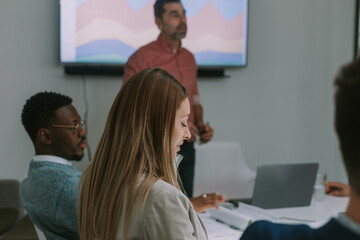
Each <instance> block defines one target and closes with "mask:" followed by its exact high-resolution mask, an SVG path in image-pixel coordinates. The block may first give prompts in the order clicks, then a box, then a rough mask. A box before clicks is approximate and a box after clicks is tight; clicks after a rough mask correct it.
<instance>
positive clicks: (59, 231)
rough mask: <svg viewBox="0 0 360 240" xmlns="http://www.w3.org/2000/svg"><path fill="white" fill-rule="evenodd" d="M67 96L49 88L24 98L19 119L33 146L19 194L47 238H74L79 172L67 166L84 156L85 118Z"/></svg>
mask: <svg viewBox="0 0 360 240" xmlns="http://www.w3.org/2000/svg"><path fill="white" fill-rule="evenodd" d="M71 103H72V99H71V98H69V97H67V96H64V95H61V94H59V93H54V92H40V93H37V94H35V95H34V96H32V97H31V98H29V99H28V100H27V101H26V103H25V105H24V108H23V111H22V115H21V121H22V124H23V125H24V128H25V130H26V131H27V133H28V134H29V136H30V138H31V141H32V142H33V144H34V148H35V156H33V158H32V160H31V162H30V167H29V171H28V176H27V178H26V179H25V180H23V181H22V182H21V185H20V197H21V201H22V203H23V205H24V207H25V209H26V211H27V212H28V214H29V216H30V218H31V220H32V221H33V222H34V224H35V225H36V226H37V227H38V228H39V229H40V230H41V231H42V232H43V233H44V235H45V236H46V238H47V239H55V240H57V239H59V240H60V239H78V238H79V234H78V226H77V211H76V198H77V186H78V183H79V180H80V176H81V172H79V171H78V170H77V169H76V168H75V167H73V166H72V165H71V161H80V160H81V159H82V157H83V156H84V148H85V147H86V137H85V129H84V128H83V126H84V120H81V119H80V116H79V114H78V112H77V110H76V109H75V107H74V106H73V105H72V104H71Z"/></svg>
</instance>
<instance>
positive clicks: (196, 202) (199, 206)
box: [190, 193, 225, 213]
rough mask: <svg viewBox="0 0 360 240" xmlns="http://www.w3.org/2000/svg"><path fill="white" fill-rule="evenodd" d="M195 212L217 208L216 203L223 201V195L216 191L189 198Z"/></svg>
mask: <svg viewBox="0 0 360 240" xmlns="http://www.w3.org/2000/svg"><path fill="white" fill-rule="evenodd" d="M190 202H191V203H192V205H193V207H194V209H195V211H196V212H198V213H200V212H204V211H206V210H207V209H209V208H216V209H218V210H219V206H218V205H217V204H221V203H224V202H225V196H224V195H221V194H218V193H206V194H203V195H201V196H198V197H193V198H190Z"/></svg>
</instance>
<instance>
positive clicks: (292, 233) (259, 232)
mask: <svg viewBox="0 0 360 240" xmlns="http://www.w3.org/2000/svg"><path fill="white" fill-rule="evenodd" d="M258 239H259V240H261V239H266V240H288V239H291V240H312V239H316V238H315V236H314V231H313V229H311V228H310V227H309V226H307V225H303V224H299V225H295V224H293V225H290V224H278V223H271V222H268V221H257V222H254V223H253V224H251V225H250V226H248V227H247V228H246V230H245V232H244V233H243V235H242V236H241V238H240V240H258Z"/></svg>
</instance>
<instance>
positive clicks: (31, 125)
mask: <svg viewBox="0 0 360 240" xmlns="http://www.w3.org/2000/svg"><path fill="white" fill-rule="evenodd" d="M71 103H72V99H71V98H70V97H68V96H65V95H62V94H60V93H55V92H46V91H45V92H39V93H37V94H35V95H33V96H32V97H30V98H29V99H28V100H26V103H25V105H24V108H23V110H22V113H21V122H22V124H23V126H24V128H25V130H26V132H27V133H28V134H29V136H30V138H31V140H32V141H33V143H35V141H36V135H37V131H38V130H39V129H40V128H42V127H46V126H47V125H48V124H49V123H51V121H52V120H53V119H54V118H55V117H56V113H55V111H56V110H58V109H59V108H61V107H64V106H67V105H70V104H71Z"/></svg>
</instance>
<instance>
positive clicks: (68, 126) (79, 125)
mask: <svg viewBox="0 0 360 240" xmlns="http://www.w3.org/2000/svg"><path fill="white" fill-rule="evenodd" d="M84 125H85V119H81V120H80V122H79V123H78V124H76V125H57V124H53V125H50V127H54V128H69V129H71V130H72V131H73V132H75V131H76V130H77V129H79V127H81V128H84Z"/></svg>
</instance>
